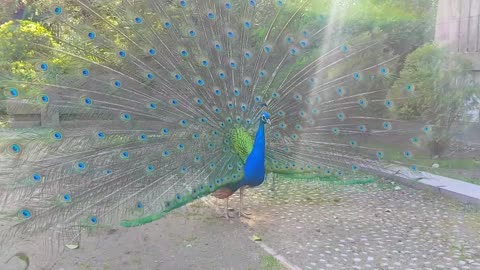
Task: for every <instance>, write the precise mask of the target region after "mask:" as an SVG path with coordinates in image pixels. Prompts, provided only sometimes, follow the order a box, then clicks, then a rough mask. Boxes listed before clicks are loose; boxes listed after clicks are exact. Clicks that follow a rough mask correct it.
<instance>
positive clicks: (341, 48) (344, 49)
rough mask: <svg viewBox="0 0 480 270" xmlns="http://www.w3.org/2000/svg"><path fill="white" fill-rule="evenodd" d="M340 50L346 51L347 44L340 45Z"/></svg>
mask: <svg viewBox="0 0 480 270" xmlns="http://www.w3.org/2000/svg"><path fill="white" fill-rule="evenodd" d="M340 50H341V51H342V52H344V53H346V52H348V46H347V45H342V46H341V47H340Z"/></svg>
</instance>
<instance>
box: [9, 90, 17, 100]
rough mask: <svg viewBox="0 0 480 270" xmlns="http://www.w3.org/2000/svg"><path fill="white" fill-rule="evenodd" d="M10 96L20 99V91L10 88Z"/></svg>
mask: <svg viewBox="0 0 480 270" xmlns="http://www.w3.org/2000/svg"><path fill="white" fill-rule="evenodd" d="M9 94H10V96H11V97H14V98H15V97H18V90H17V89H16V88H10V91H9Z"/></svg>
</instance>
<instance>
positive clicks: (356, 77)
mask: <svg viewBox="0 0 480 270" xmlns="http://www.w3.org/2000/svg"><path fill="white" fill-rule="evenodd" d="M353 78H354V79H355V80H360V78H361V76H360V73H358V72H355V73H353Z"/></svg>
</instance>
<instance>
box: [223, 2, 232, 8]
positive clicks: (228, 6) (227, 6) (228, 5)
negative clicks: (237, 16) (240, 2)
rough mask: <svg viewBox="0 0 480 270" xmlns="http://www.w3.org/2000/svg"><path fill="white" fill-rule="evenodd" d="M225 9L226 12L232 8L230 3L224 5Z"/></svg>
mask: <svg viewBox="0 0 480 270" xmlns="http://www.w3.org/2000/svg"><path fill="white" fill-rule="evenodd" d="M225 8H226V9H227V10H230V9H231V8H232V4H230V3H228V2H227V3H225Z"/></svg>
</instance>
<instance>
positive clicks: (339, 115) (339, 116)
mask: <svg viewBox="0 0 480 270" xmlns="http://www.w3.org/2000/svg"><path fill="white" fill-rule="evenodd" d="M337 118H338V120H340V121H343V120H345V114H344V113H343V112H339V113H338V114H337Z"/></svg>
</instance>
